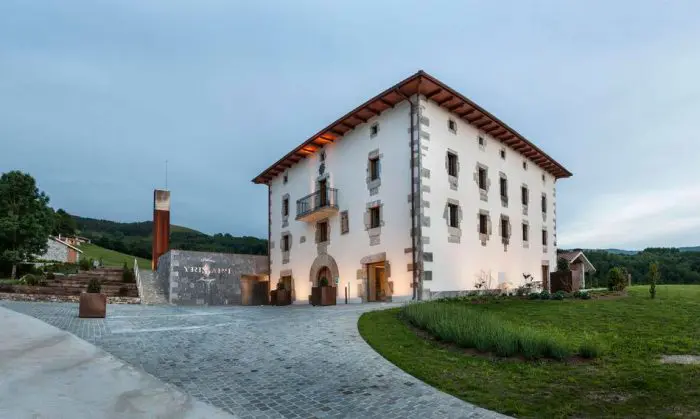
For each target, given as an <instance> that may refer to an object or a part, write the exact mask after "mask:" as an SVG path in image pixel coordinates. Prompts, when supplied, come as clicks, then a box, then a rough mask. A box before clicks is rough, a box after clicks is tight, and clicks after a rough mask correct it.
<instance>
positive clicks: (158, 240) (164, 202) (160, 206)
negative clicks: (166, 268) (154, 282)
mask: <svg viewBox="0 0 700 419" xmlns="http://www.w3.org/2000/svg"><path fill="white" fill-rule="evenodd" d="M169 249H170V191H164V190H161V189H156V190H154V191H153V259H152V260H151V269H152V270H154V271H155V270H156V269H157V268H158V258H159V257H160V256H161V255H163V254H164V253H165V252H167V251H168V250H169Z"/></svg>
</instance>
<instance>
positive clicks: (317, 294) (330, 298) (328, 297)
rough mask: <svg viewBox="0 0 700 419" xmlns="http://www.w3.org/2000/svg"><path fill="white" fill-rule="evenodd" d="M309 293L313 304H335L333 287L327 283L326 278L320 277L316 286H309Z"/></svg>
mask: <svg viewBox="0 0 700 419" xmlns="http://www.w3.org/2000/svg"><path fill="white" fill-rule="evenodd" d="M311 295H312V299H313V304H314V305H319V306H334V305H335V287H333V286H330V285H329V284H328V279H327V278H321V279H320V280H319V281H318V287H313V288H311Z"/></svg>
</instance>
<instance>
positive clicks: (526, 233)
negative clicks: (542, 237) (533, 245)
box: [523, 223, 530, 242]
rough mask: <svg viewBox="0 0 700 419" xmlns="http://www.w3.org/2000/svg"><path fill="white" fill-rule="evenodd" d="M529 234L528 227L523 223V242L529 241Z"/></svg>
mask: <svg viewBox="0 0 700 419" xmlns="http://www.w3.org/2000/svg"><path fill="white" fill-rule="evenodd" d="M529 233H530V229H529V226H528V225H527V224H525V223H523V241H524V242H526V241H529V240H530V237H529V235H530V234H529Z"/></svg>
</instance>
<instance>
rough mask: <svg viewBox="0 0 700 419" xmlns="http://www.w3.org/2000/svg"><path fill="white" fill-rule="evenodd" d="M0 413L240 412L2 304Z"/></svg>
mask: <svg viewBox="0 0 700 419" xmlns="http://www.w3.org/2000/svg"><path fill="white" fill-rule="evenodd" d="M0 331H1V332H2V333H1V334H0V336H1V339H0V418H13V419H24V418H32V419H38V418H71V419H80V418H86V419H88V418H89V419H93V418H149V419H151V418H183V419H185V418H187V419H195V418H197V419H199V418H202V419H204V418H207V419H209V418H216V419H218V418H222V419H223V418H233V417H234V416H232V415H230V414H228V413H225V412H223V411H222V410H219V409H217V408H215V407H213V406H211V405H208V404H205V403H203V402H201V401H198V400H196V399H194V398H192V397H191V396H189V395H187V394H185V393H183V392H182V391H180V390H178V389H177V388H175V387H174V386H171V385H168V384H165V383H163V382H162V381H160V380H158V379H156V378H155V377H153V376H152V375H149V374H147V373H146V372H143V371H141V370H137V369H135V368H133V367H131V366H130V365H128V364H126V363H124V362H123V361H120V360H118V359H117V358H115V357H113V356H112V355H109V354H108V353H106V352H105V351H103V350H101V349H98V348H96V347H95V346H93V345H92V344H90V343H88V342H85V341H84V340H82V339H78V338H77V337H75V336H74V335H72V334H70V333H67V332H64V331H61V330H59V329H57V328H55V327H53V326H50V325H48V324H46V323H44V322H42V321H39V320H37V319H35V318H33V317H29V316H26V315H24V314H19V313H16V312H14V311H11V310H8V309H6V308H3V307H0Z"/></svg>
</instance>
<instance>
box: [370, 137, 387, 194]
mask: <svg viewBox="0 0 700 419" xmlns="http://www.w3.org/2000/svg"><path fill="white" fill-rule="evenodd" d="M383 157H384V154H382V153H380V152H379V149H378V148H377V149H374V150H372V151H370V152H369V153H367V173H366V175H367V176H366V178H365V182H366V183H367V189H368V190H369V194H370V196H371V195H376V194H378V193H379V187H380V186H381V185H382V158H383ZM372 161H376V162H377V178H376V179H372Z"/></svg>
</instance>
